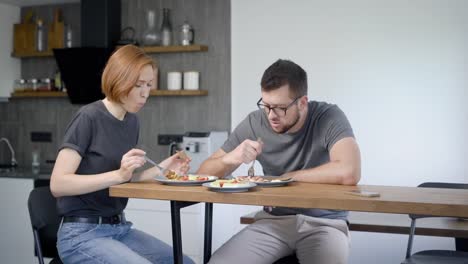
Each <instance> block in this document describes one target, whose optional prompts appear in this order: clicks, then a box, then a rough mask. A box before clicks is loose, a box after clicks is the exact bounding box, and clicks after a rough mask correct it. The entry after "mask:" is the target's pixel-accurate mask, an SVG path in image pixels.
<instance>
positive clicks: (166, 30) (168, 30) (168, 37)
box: [161, 8, 172, 46]
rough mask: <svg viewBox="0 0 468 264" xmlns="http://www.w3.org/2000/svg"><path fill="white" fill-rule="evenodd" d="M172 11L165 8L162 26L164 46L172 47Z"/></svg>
mask: <svg viewBox="0 0 468 264" xmlns="http://www.w3.org/2000/svg"><path fill="white" fill-rule="evenodd" d="M170 11H171V10H170V9H169V8H163V21H162V24H161V35H162V45H163V46H170V45H172V24H171V18H170V14H171V13H170Z"/></svg>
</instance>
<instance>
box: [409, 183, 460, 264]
mask: <svg viewBox="0 0 468 264" xmlns="http://www.w3.org/2000/svg"><path fill="white" fill-rule="evenodd" d="M418 187H422V188H449V189H468V184H461V183H441V182H425V183H422V184H420V185H419V186H418ZM467 191H468V190H467ZM409 217H410V218H411V229H410V234H409V238H408V247H407V249H406V259H405V261H404V262H402V264H436V263H444V264H468V252H465V251H453V250H424V251H420V252H417V253H415V254H411V250H412V247H413V238H414V233H415V230H416V220H417V219H419V218H424V217H434V216H425V215H413V214H410V215H409ZM460 241H462V240H461V239H460ZM457 244H458V241H457ZM457 248H458V246H457Z"/></svg>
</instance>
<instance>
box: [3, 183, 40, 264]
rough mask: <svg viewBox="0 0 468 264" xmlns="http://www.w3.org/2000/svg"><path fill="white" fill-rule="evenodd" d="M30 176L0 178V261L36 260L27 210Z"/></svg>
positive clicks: (23, 262) (23, 263) (25, 262)
mask: <svg viewBox="0 0 468 264" xmlns="http://www.w3.org/2000/svg"><path fill="white" fill-rule="evenodd" d="M33 187H34V181H33V180H32V179H18V178H0V212H2V213H1V215H2V217H1V219H2V221H1V224H0V230H1V231H0V234H1V236H0V262H1V263H18V264H30V263H37V258H36V257H35V256H34V238H33V233H32V227H31V221H30V220H29V212H28V197H29V192H30V191H31V190H32V189H33Z"/></svg>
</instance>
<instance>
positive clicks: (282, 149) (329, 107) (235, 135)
mask: <svg viewBox="0 0 468 264" xmlns="http://www.w3.org/2000/svg"><path fill="white" fill-rule="evenodd" d="M346 137H354V134H353V130H352V128H351V125H350V124H349V122H348V119H347V118H346V116H345V114H344V113H343V111H341V110H340V109H339V108H338V106H336V105H333V104H328V103H324V102H316V101H310V102H309V110H308V113H307V118H306V120H305V123H304V125H303V127H302V128H301V129H300V130H299V131H297V132H295V133H285V134H278V133H276V132H274V131H273V130H272V129H271V127H270V124H269V122H268V119H267V117H266V115H265V114H264V112H263V111H261V110H257V111H254V112H252V113H250V114H249V115H248V116H247V117H246V118H245V119H244V120H243V121H242V122H241V123H240V124H239V125H238V126H237V127H236V129H235V130H234V131H233V132H232V133H231V135H230V136H229V138H228V140H227V141H226V142H225V143H224V145H223V146H222V147H221V148H222V149H223V150H224V151H225V152H230V151H232V150H234V149H235V148H236V147H237V146H238V145H239V144H241V143H242V142H243V141H244V140H245V139H250V140H256V139H257V138H261V139H262V141H263V142H264V145H263V151H262V153H261V154H260V155H259V156H258V157H257V160H258V161H259V162H260V164H261V165H262V167H263V172H264V175H271V176H280V175H282V174H284V173H286V172H290V171H296V170H303V169H309V168H314V167H317V166H320V165H322V164H324V163H327V162H329V161H330V154H329V153H330V150H331V148H332V147H333V145H334V144H335V143H336V142H337V141H339V140H340V139H343V138H346ZM269 213H271V214H274V215H290V214H304V215H309V216H314V217H324V218H332V219H346V217H347V215H348V213H347V212H346V211H338V210H322V209H302V208H285V207H275V208H273V210H272V211H271V212H269Z"/></svg>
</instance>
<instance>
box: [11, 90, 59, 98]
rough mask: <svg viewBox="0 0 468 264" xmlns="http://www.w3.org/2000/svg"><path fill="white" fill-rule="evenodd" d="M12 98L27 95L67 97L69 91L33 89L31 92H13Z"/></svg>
mask: <svg viewBox="0 0 468 264" xmlns="http://www.w3.org/2000/svg"><path fill="white" fill-rule="evenodd" d="M11 97H12V98H26V97H67V93H65V92H59V91H35V92H33V91H31V92H13V93H12V94H11Z"/></svg>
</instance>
